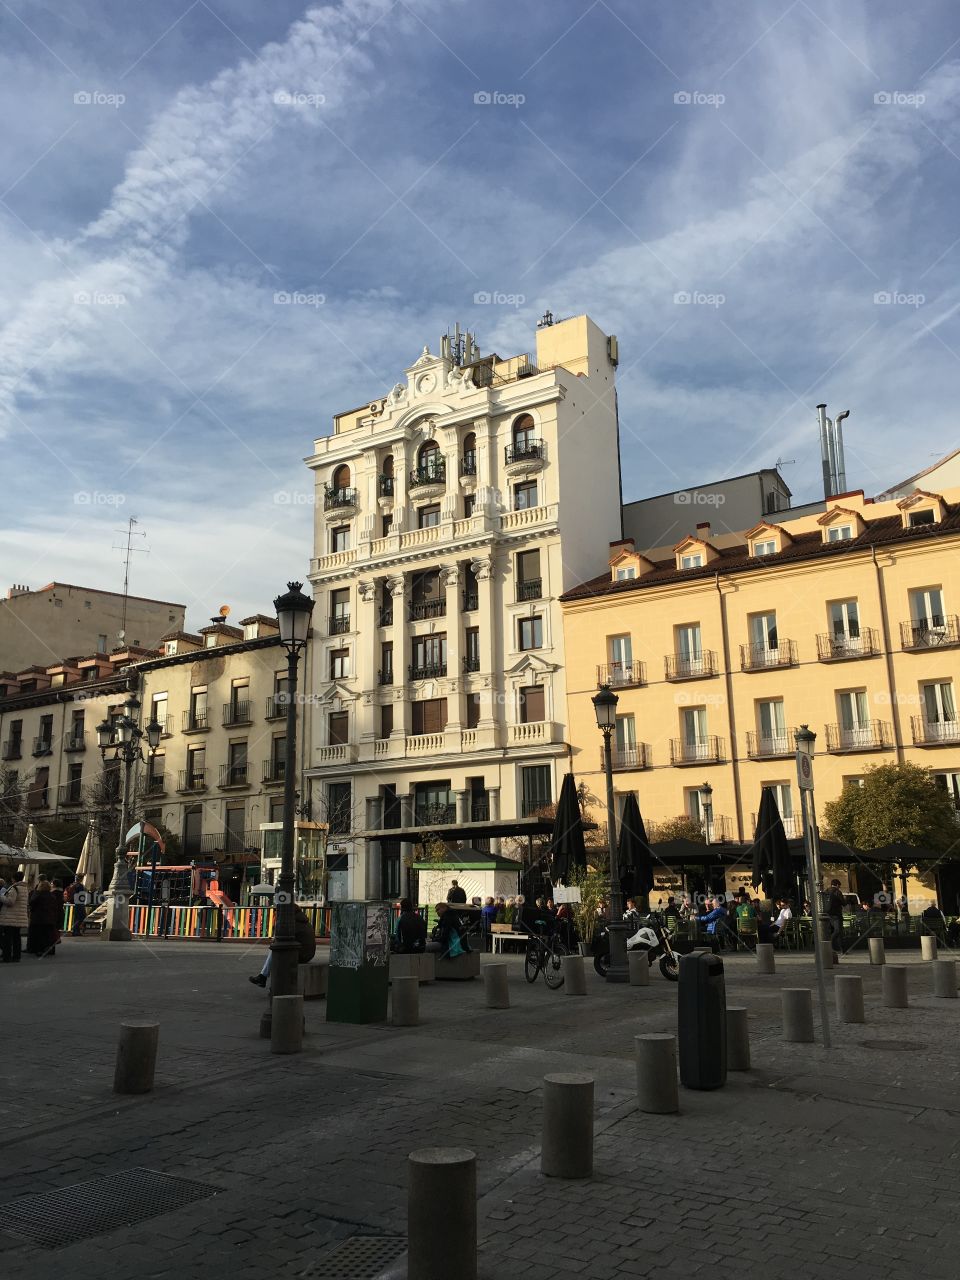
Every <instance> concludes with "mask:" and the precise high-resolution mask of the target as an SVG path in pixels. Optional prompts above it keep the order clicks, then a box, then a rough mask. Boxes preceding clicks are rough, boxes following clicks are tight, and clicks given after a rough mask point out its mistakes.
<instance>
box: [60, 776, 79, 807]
mask: <svg viewBox="0 0 960 1280" xmlns="http://www.w3.org/2000/svg"><path fill="white" fill-rule="evenodd" d="M57 803H58V804H60V805H62V806H63V807H64V808H71V807H74V806H76V805H81V804H83V784H82V783H81V782H79V781H77V782H65V783H63V785H62V786H61V787H60V788H59V789H58V791H57Z"/></svg>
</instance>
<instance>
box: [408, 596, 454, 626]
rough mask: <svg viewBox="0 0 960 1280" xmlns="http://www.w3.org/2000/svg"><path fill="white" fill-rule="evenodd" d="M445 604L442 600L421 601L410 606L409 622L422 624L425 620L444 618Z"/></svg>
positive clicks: (444, 600)
mask: <svg viewBox="0 0 960 1280" xmlns="http://www.w3.org/2000/svg"><path fill="white" fill-rule="evenodd" d="M446 615H447V602H446V599H443V600H421V601H420V602H419V603H417V602H414V603H413V604H411V605H410V621H411V622H422V621H423V620H424V619H425V618H445V617H446Z"/></svg>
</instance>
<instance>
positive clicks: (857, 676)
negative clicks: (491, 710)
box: [562, 489, 960, 842]
mask: <svg viewBox="0 0 960 1280" xmlns="http://www.w3.org/2000/svg"><path fill="white" fill-rule="evenodd" d="M778 519H779V520H780V523H772V522H771V523H762V524H759V525H757V526H756V527H754V528H752V529H750V530H747V531H745V532H743V533H741V534H729V533H725V534H720V535H711V531H710V525H709V524H707V523H703V524H699V525H697V526H696V527H695V528H693V529H691V531H690V533H689V535H688V536H686V537H685V538H684V539H683V540H682V541H680V542H679V543H677V544H676V545H675V546H673V547H670V548H659V549H656V550H653V551H638V550H637V549H636V548H635V547H634V545H633V543H632V542H631V541H626V542H621V543H615V544H612V546H611V553H610V562H609V565H608V567H607V569H606V571H605V572H604V573H602V574H601V575H599V576H598V577H596V578H594V579H593V580H591V581H589V582H586V583H584V584H583V585H581V586H579V587H577V588H575V589H573V590H571V591H569V592H567V593H566V594H565V595H564V597H563V600H562V607H563V619H564V646H565V654H566V664H567V698H568V709H567V723H568V725H569V733H570V741H571V742H572V743H573V746H574V768H575V769H576V771H577V774H578V776H579V777H581V778H582V779H583V780H584V781H585V782H586V783H587V784H588V786H589V788H590V790H591V792H593V793H594V794H596V795H598V796H602V795H603V783H602V778H601V758H600V756H601V753H600V744H601V739H600V734H599V732H598V730H597V727H596V721H595V716H594V710H593V707H592V705H591V697H592V696H593V694H594V693H595V692H596V690H597V687H598V685H600V684H605V683H609V684H610V685H611V686H612V687H613V688H614V689H615V690H616V692H617V694H618V695H619V699H620V701H619V704H618V708H617V714H618V722H617V734H616V742H615V751H614V767H615V771H616V772H615V778H614V780H615V788H616V792H617V793H618V797H619V799H620V802H621V803H622V799H623V797H625V796H626V794H627V793H628V792H630V791H633V792H635V793H637V795H638V798H639V801H640V809H641V812H642V813H643V815H644V818H645V820H646V821H647V823H648V824H654V825H655V824H656V823H658V822H662V821H664V820H666V819H669V818H673V817H676V816H677V815H680V814H686V815H688V816H690V817H692V818H694V819H695V820H696V821H697V822H698V823H700V824H701V825H702V824H703V821H704V816H705V815H704V812H703V802H702V800H701V795H700V789H701V787H702V785H703V784H704V783H705V782H708V783H709V784H710V786H711V787H712V788H713V793H712V820H711V824H710V827H711V829H710V833H709V836H710V839H711V840H712V841H717V842H719V841H723V840H732V841H738V840H750V839H752V837H753V832H754V828H755V821H756V817H755V815H756V812H757V809H758V806H759V800H760V792H761V788H762V787H763V786H765V785H768V786H774V787H776V788H777V796H778V800H779V806H780V812H781V814H782V815H783V818H784V825H785V827H786V829H787V834H788V836H798V835H800V834H801V830H800V819H799V812H800V806H799V798H798V793H797V788H796V778H795V764H794V750H795V747H794V730H795V729H796V727H797V726H799V725H800V724H803V723H806V724H809V726H810V728H811V729H813V730H814V732H815V733H816V735H817V741H816V757H817V760H816V784H817V802H818V805H819V807H820V810H821V814H822V806H823V804H824V802H826V801H829V800H831V799H833V798H834V797H836V796H837V794H838V793H839V792H840V789H841V788H842V787H843V785H844V784H845V783H848V782H856V781H857V780H858V779H859V778H861V777H862V776H863V774H864V772H865V770H867V769H868V768H869V767H870V766H871V765H874V764H881V763H887V762H890V761H912V762H914V763H916V764H920V765H923V766H926V767H930V768H933V769H934V770H935V771H936V773H937V774H938V776H939V777H940V778H941V779H942V781H943V785H944V786H945V787H946V788H947V789H948V790H949V791H950V792H951V794H952V795H953V798H954V801H955V803H956V804H957V805H958V808H960V719H958V713H957V693H956V688H955V685H956V684H957V683H958V681H960V620H958V613H960V489H951V490H945V491H944V492H943V493H928V492H924V491H921V490H915V491H914V492H912V493H911V494H910V495H908V496H906V497H904V498H901V499H899V500H893V499H891V500H883V501H881V500H879V499H878V500H875V501H871V500H869V499H864V496H863V494H862V493H854V494H844V495H841V496H839V497H836V498H830V499H829V500H828V501H827V503H826V509H825V511H823V512H822V513H819V514H808V515H799V516H798V517H796V518H792V517H791V515H790V513H789V512H785V513H782V515H781V516H779V517H778Z"/></svg>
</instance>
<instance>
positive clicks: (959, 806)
mask: <svg viewBox="0 0 960 1280" xmlns="http://www.w3.org/2000/svg"><path fill="white" fill-rule="evenodd" d="M933 780H934V782H935V783H936V784H937V786H938V787H942V788H943V790H944V791H946V793H947V794H948V795H949V796H950V798H951V799H952V800H953V806H954V808H955V809H956V810H957V811H958V812H960V773H935V774H934V775H933Z"/></svg>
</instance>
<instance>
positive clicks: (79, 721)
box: [70, 711, 84, 746]
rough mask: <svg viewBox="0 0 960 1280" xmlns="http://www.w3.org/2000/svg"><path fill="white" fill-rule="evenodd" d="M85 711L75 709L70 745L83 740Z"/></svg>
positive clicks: (71, 721) (72, 718) (75, 744)
mask: <svg viewBox="0 0 960 1280" xmlns="http://www.w3.org/2000/svg"><path fill="white" fill-rule="evenodd" d="M83 731H84V713H83V712H82V711H74V712H73V713H72V715H71V718H70V745H71V746H78V745H80V744H81V743H82V742H83Z"/></svg>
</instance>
